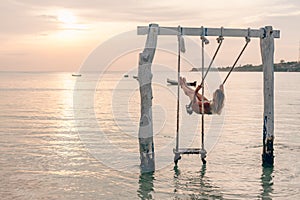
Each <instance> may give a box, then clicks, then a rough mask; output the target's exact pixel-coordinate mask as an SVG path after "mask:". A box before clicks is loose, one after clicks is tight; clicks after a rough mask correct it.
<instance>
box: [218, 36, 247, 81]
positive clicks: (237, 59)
mask: <svg viewBox="0 0 300 200" xmlns="http://www.w3.org/2000/svg"><path fill="white" fill-rule="evenodd" d="M245 39H246V43H245V45H244V47H243V49H242V51H241V52H240V54H239V56H238V57H237V59H236V60H235V62H234V64H233V65H232V67H231V69H230V71H229V72H228V74H227V76H226V78H225V79H224V81H223V83H222V84H223V85H224V84H225V83H226V81H227V79H228V77H229V75H230V74H231V72H232V71H233V69H234V67H235V66H236V64H237V62H238V61H239V59H240V57H241V56H242V54H243V53H244V51H245V49H246V47H247V46H248V44H249V42H250V37H249V36H247V37H246V38H245Z"/></svg>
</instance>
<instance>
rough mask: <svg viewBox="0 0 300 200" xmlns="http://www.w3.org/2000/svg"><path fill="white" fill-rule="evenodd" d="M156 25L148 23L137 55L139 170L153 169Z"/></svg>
mask: <svg viewBox="0 0 300 200" xmlns="http://www.w3.org/2000/svg"><path fill="white" fill-rule="evenodd" d="M157 34H158V25H157V24H150V25H149V31H148V36H147V41H146V46H145V49H144V51H143V52H142V53H140V55H139V67H138V77H139V79H138V80H139V85H140V95H141V118H140V126H139V147H140V159H141V171H142V173H144V172H153V171H155V154H154V142H153V123H152V98H153V96H152V72H151V65H152V61H153V58H154V54H155V49H156V44H157Z"/></svg>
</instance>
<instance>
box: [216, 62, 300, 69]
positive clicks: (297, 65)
mask: <svg viewBox="0 0 300 200" xmlns="http://www.w3.org/2000/svg"><path fill="white" fill-rule="evenodd" d="M230 68H231V66H229V67H218V70H219V71H229V70H230ZM233 71H236V72H262V65H252V64H247V65H243V66H239V67H235V68H234V70H233ZM274 71H275V72H300V62H284V61H281V62H280V63H275V64H274Z"/></svg>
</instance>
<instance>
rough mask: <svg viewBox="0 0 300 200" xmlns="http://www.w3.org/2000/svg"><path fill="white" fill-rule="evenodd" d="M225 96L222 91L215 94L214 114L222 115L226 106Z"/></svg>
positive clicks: (219, 90) (213, 102)
mask: <svg viewBox="0 0 300 200" xmlns="http://www.w3.org/2000/svg"><path fill="white" fill-rule="evenodd" d="M224 100H225V95H224V91H223V90H222V89H217V90H216V91H215V92H214V95H213V100H212V104H211V109H212V112H213V113H217V114H219V115H220V114H221V112H222V108H223V106H224Z"/></svg>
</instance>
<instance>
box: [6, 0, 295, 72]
mask: <svg viewBox="0 0 300 200" xmlns="http://www.w3.org/2000/svg"><path fill="white" fill-rule="evenodd" d="M149 23H158V24H159V25H161V26H178V25H181V26H184V27H187V26H189V27H200V26H205V27H221V26H223V27H226V28H248V27H251V28H255V29H257V28H261V27H264V26H266V25H272V26H273V29H277V30H280V31H281V38H280V39H276V41H275V62H279V61H280V60H285V61H297V60H298V59H299V45H300V1H299V0H251V1H240V0H226V1H223V0H209V1H207V2H205V1H199V0H151V1H146V0H123V1H121V0H118V1H117V0H109V1H108V0H76V1H74V0H64V1H61V0H43V1H41V0H1V4H0V24H1V27H0V30H1V31H0V40H1V44H2V45H1V46H0V71H77V70H78V69H79V67H80V66H81V64H82V63H83V62H84V60H85V59H86V58H87V57H88V56H89V54H90V53H91V52H92V51H93V49H95V48H96V47H97V46H98V45H99V44H101V43H102V42H105V41H107V40H108V39H109V38H111V37H113V36H115V35H118V34H121V33H123V32H126V31H131V30H136V27H137V26H138V25H145V26H147V25H148V24H149ZM111 48H115V47H111ZM232 48H233V49H240V48H241V47H240V45H239V44H238V43H237V42H232V43H231V44H230V45H229V46H227V50H228V52H229V51H230V49H232ZM259 51H260V48H259V41H256V42H253V43H252V44H251V45H250V47H249V50H248V53H247V55H245V57H243V59H242V60H241V63H240V64H259V63H260V62H261V57H260V54H259ZM228 55H229V54H228ZM228 55H227V54H226V51H225V53H223V54H222V57H221V58H220V59H219V63H222V65H223V66H228V65H230V64H231V63H232V58H231V56H228Z"/></svg>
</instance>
